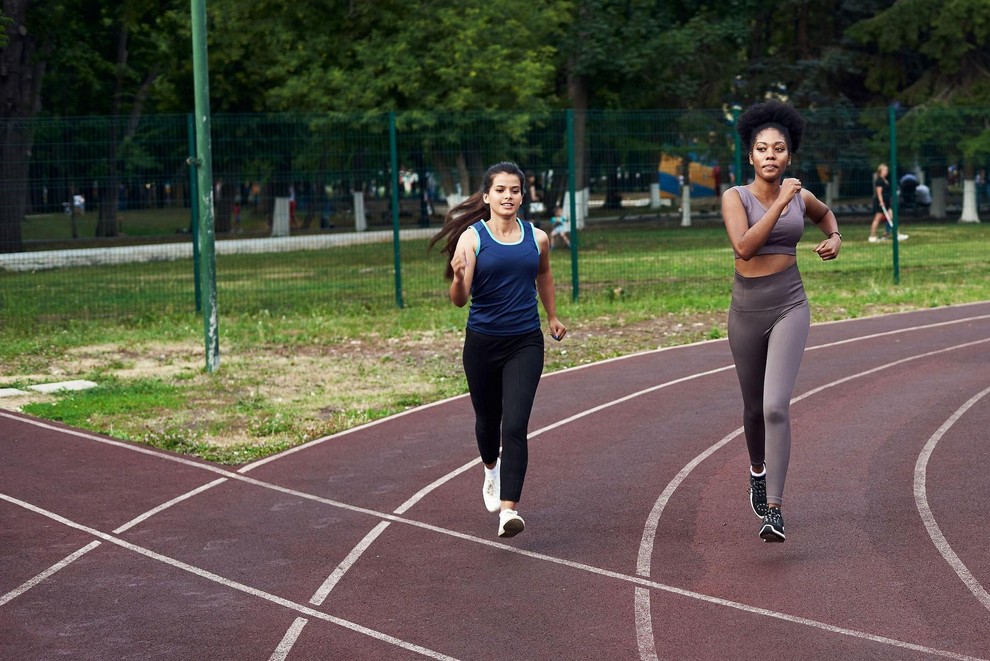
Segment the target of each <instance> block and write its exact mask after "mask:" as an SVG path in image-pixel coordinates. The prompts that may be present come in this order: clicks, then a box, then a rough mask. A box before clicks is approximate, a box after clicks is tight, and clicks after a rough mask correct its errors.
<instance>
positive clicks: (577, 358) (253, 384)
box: [0, 312, 725, 447]
mask: <svg viewBox="0 0 990 661" xmlns="http://www.w3.org/2000/svg"><path fill="white" fill-rule="evenodd" d="M724 323H725V314H724V313H723V312H718V313H709V314H693V315H683V314H681V315H676V316H675V315H661V316H657V317H655V318H652V319H647V320H643V321H636V322H629V323H627V322H625V321H624V320H623V319H622V318H621V317H607V318H601V319H597V320H593V321H592V322H590V323H584V324H582V325H581V326H579V327H577V326H572V327H571V329H570V330H569V332H568V336H567V338H566V339H565V340H564V341H563V342H561V343H559V344H558V343H556V342H553V341H548V342H547V358H546V369H547V371H555V370H559V369H562V368H566V367H572V366H576V365H582V364H586V363H590V362H595V361H598V360H603V359H605V358H611V357H615V356H619V355H624V354H629V353H636V352H640V351H647V350H652V349H657V348H661V347H666V346H673V345H677V344H684V343H688V342H696V341H699V340H704V339H709V338H711V337H721V336H724V333H725V331H724ZM462 343H463V334H462V333H461V332H459V331H458V332H451V331H445V332H441V331H432V332H420V333H415V334H410V335H408V336H406V337H400V338H387V339H382V338H379V337H375V336H374V335H369V336H367V337H364V338H362V339H355V340H349V341H347V342H345V343H343V344H337V345H329V346H319V345H306V346H281V345H270V346H264V347H257V348H252V349H250V350H242V349H237V348H233V349H226V350H225V347H223V346H221V364H220V369H219V370H218V371H216V372H214V373H212V374H211V373H207V372H206V371H205V369H204V363H205V361H204V358H203V348H202V346H199V345H197V344H195V343H161V344H153V343H149V344H144V345H142V346H137V347H125V346H119V345H115V344H105V345H94V346H87V347H81V348H77V349H73V350H71V351H69V352H67V353H66V354H65V355H64V356H61V357H59V358H55V359H53V360H52V361H51V362H50V364H49V366H48V368H47V370H46V372H45V373H36V374H13V375H12V374H7V375H5V376H4V377H3V378H2V379H0V387H3V386H5V385H7V384H19V385H21V386H22V387H24V386H27V385H33V384H35V383H50V382H53V381H67V380H71V379H82V378H87V379H90V380H93V381H96V382H97V383H100V382H101V381H103V382H106V381H108V380H116V381H119V382H121V383H123V384H125V385H126V384H127V383H130V382H136V381H137V380H141V379H153V380H157V381H161V382H164V383H167V384H170V385H172V386H174V387H175V388H176V389H178V390H179V391H181V393H182V396H183V401H184V402H185V405H184V406H183V407H181V408H180V409H174V408H173V409H163V410H155V409H154V407H149V408H148V409H147V410H144V411H138V412H135V413H131V414H119V415H115V416H114V417H113V420H112V426H111V427H112V430H113V435H115V436H119V437H124V438H130V439H132V440H148V439H160V438H163V437H174V436H179V437H184V438H188V439H192V440H195V441H196V442H198V443H203V444H207V445H210V446H217V447H230V446H234V445H265V444H270V445H278V444H282V445H286V444H288V445H293V444H297V443H300V442H304V441H307V440H312V439H315V438H319V437H321V436H324V435H327V434H331V433H335V432H338V431H341V430H343V429H346V428H349V427H352V426H354V425H357V424H362V423H364V422H367V421H369V420H372V419H375V418H377V417H381V416H383V415H387V414H390V413H394V412H397V411H400V410H402V409H404V408H409V407H413V406H418V405H422V404H426V403H429V402H431V401H437V400H439V399H443V398H446V397H450V396H453V395H457V394H461V393H463V392H465V390H466V384H465V382H464V375H463V370H462V367H461V362H460V355H461V347H462ZM57 397H58V396H57V395H45V394H41V393H34V392H31V393H30V394H28V395H26V396H17V397H0V408H4V409H9V410H20V409H21V407H23V406H25V405H27V404H29V403H35V402H51V401H56V399H57ZM97 419H102V420H103V423H102V424H101V423H99V422H98V421H97ZM106 424H107V421H106V419H105V418H104V416H94V427H96V429H95V431H103V432H105V433H109V432H108V430H106V429H99V427H100V426H105V425H106Z"/></svg>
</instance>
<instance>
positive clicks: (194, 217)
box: [186, 113, 203, 314]
mask: <svg viewBox="0 0 990 661" xmlns="http://www.w3.org/2000/svg"><path fill="white" fill-rule="evenodd" d="M186 128H187V130H186V134H187V135H188V136H189V158H187V159H186V163H188V164H189V234H190V235H191V236H192V247H193V283H194V284H193V287H194V288H195V291H196V314H199V313H200V312H202V311H203V288H202V286H201V285H200V282H199V204H198V203H197V200H198V199H199V186H198V185H197V183H196V177H197V176H198V173H197V169H198V168H197V167H196V121H195V119H194V118H193V115H192V113H190V114H189V115H188V117H187V121H186Z"/></svg>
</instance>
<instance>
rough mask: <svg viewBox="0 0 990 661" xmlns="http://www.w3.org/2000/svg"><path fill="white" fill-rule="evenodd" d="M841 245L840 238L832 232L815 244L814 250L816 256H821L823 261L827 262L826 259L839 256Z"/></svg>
mask: <svg viewBox="0 0 990 661" xmlns="http://www.w3.org/2000/svg"><path fill="white" fill-rule="evenodd" d="M841 247H842V238H841V237H840V236H838V235H836V234H833V235H832V236H830V237H829V238H827V239H825V240H824V241H822V242H821V243H819V244H818V245H817V246H815V252H816V253H818V256H819V257H821V258H822V261H823V262H827V261H828V260H830V259H835V258H836V257H838V256H839V248H841Z"/></svg>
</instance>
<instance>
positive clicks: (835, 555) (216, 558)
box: [0, 303, 990, 661]
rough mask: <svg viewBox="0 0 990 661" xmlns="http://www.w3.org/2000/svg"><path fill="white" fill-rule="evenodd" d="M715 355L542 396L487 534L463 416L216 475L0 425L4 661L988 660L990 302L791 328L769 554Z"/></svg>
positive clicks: (620, 371)
mask: <svg viewBox="0 0 990 661" xmlns="http://www.w3.org/2000/svg"><path fill="white" fill-rule="evenodd" d="M731 363H732V361H731V357H730V355H729V351H728V347H727V344H726V342H725V341H712V342H704V343H700V344H695V345H690V346H684V347H677V348H672V349H667V350H660V351H654V352H648V353H643V354H637V355H634V356H629V357H625V358H621V359H616V360H611V361H605V362H602V363H597V364H594V365H589V366H587V367H583V368H578V369H572V370H567V371H563V372H558V373H554V374H550V375H547V376H545V377H544V379H543V383H542V384H541V386H540V391H539V394H538V397H537V402H536V407H535V410H534V414H533V419H532V422H531V426H530V429H531V430H532V441H531V445H530V470H529V473H528V475H527V481H526V490H525V493H524V501H523V502H522V503H521V506H520V511H521V513H522V514H523V515H524V517H525V518H526V523H527V528H526V530H525V532H523V533H522V534H521V535H520V536H518V537H516V538H513V539H511V540H505V541H502V540H499V539H498V538H497V537H496V536H495V531H496V517H495V516H494V515H491V514H489V513H488V512H487V511H486V510H485V509H484V506H483V504H482V500H481V495H480V493H479V491H480V487H481V481H482V472H481V468H480V465H479V463H478V461H477V459H476V458H475V457H476V452H475V446H474V442H473V434H472V429H473V417H472V415H471V410H470V403H469V402H468V400H467V399H466V398H465V397H458V398H454V399H451V400H447V401H443V402H440V403H437V404H434V405H430V406H424V407H421V408H418V409H415V410H412V411H409V412H407V413H405V414H402V415H398V416H395V417H392V418H389V419H386V420H383V421H380V422H378V423H374V424H370V425H366V426H364V427H361V428H357V429H354V430H351V431H350V432H347V433H343V434H338V435H336V436H333V437H330V438H326V439H321V440H320V441H314V442H312V443H309V444H307V445H305V446H302V447H299V448H296V449H294V450H293V451H289V452H286V453H283V454H281V455H279V456H276V457H272V458H269V459H266V460H262V461H258V462H256V463H254V464H250V465H247V466H244V467H241V468H240V469H238V470H233V469H228V468H225V467H221V466H216V465H212V464H209V463H206V462H202V461H197V460H193V459H189V458H185V457H181V456H177V455H172V454H168V453H164V452H159V451H156V450H152V449H147V448H144V447H141V446H137V445H133V444H128V443H122V442H118V441H115V440H112V439H109V438H106V437H102V436H98V435H94V434H90V433H85V432H81V431H78V430H74V429H70V428H66V427H64V426H60V425H57V424H52V423H47V422H43V421H40V420H36V419H33V418H30V417H27V416H23V415H18V414H12V413H7V412H0V658H2V659H17V660H18V661H22V660H27V659H46V660H47V659H55V658H62V657H65V658H73V659H152V658H153V659H237V660H249V659H259V660H265V659H415V658H422V657H424V656H425V657H427V658H442V659H446V658H453V659H495V658H517V659H568V660H570V659H596V660H600V659H656V658H659V659H730V658H732V659H736V658H752V657H758V656H764V655H767V654H769V655H770V656H773V657H774V658H783V659H840V658H841V659H898V660H901V659H931V658H950V659H969V658H982V659H987V658H990V594H988V592H987V590H988V588H990V553H988V552H987V548H988V546H990V526H988V514H987V512H988V510H990V438H988V431H987V430H988V429H990V303H981V304H975V305H965V306H955V307H946V308H935V309H929V310H924V311H918V312H910V313H902V314H896V315H887V316H882V317H872V318H866V319H859V320H854V321H848V322H841V323H829V324H817V325H815V326H813V327H812V331H811V337H810V340H809V344H808V351H807V352H806V354H805V358H804V363H803V366H802V369H801V375H800V377H799V380H798V384H797V387H796V389H795V399H794V403H793V406H792V418H793V432H794V447H793V451H792V459H791V470H790V472H789V475H788V483H787V492H786V502H785V510H784V511H785V516H786V523H787V541H786V543H784V544H764V543H762V542H761V540H760V539H759V538H758V536H757V528H758V523H759V520H758V519H757V518H756V517H755V516H754V515H753V513H752V511H751V510H750V509H749V506H748V504H747V497H746V488H747V480H746V466H747V458H746V454H745V444H744V442H743V440H742V437H741V429H740V425H741V414H740V408H741V402H740V397H739V395H738V392H737V383H736V377H735V374H734V372H733V370H732V365H731Z"/></svg>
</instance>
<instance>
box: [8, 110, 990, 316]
mask: <svg viewBox="0 0 990 661" xmlns="http://www.w3.org/2000/svg"><path fill="white" fill-rule="evenodd" d="M804 114H805V117H806V118H807V119H808V131H807V135H806V138H805V141H804V144H803V145H802V147H801V151H800V153H799V154H798V155H797V156H796V158H795V159H794V165H793V170H792V173H793V175H794V176H798V177H800V178H801V179H802V181H803V182H804V185H805V186H806V187H807V188H809V189H811V190H812V191H813V192H814V193H815V194H816V195H818V196H819V197H820V198H821V199H823V200H824V201H826V202H827V203H828V204H829V205H830V206H831V207H832V208H833V210H834V211H835V212H836V215H837V216H838V217H839V220H840V225H841V226H842V228H843V234H844V235H845V236H846V240H847V242H848V241H849V240H850V239H852V240H854V241H855V240H862V239H864V238H865V234H866V226H867V225H868V223H869V220H870V217H871V216H872V213H871V206H870V196H871V190H872V177H873V172H874V171H875V169H876V166H877V165H878V164H879V163H880V162H890V160H891V155H892V154H893V153H896V159H895V160H896V162H895V163H893V164H892V165H893V166H894V167H895V168H896V172H897V173H898V175H899V176H903V175H904V174H906V173H908V172H910V173H913V174H914V175H915V176H916V177H918V179H919V180H921V181H924V182H925V183H926V184H927V185H928V187H929V188H930V190H931V193H932V197H933V201H932V204H931V205H925V206H920V205H918V204H917V203H916V202H915V201H912V200H901V201H900V203H899V207H898V222H899V224H900V225H901V226H902V227H904V228H910V227H911V226H912V225H921V224H925V225H933V224H934V225H938V224H948V223H957V222H959V221H960V220H964V221H972V220H976V219H978V218H979V215H980V214H981V213H982V214H983V215H986V214H987V213H988V212H990V207H988V199H987V181H986V177H985V174H983V175H982V177H981V171H982V168H983V166H984V165H985V164H986V163H987V161H990V158H987V156H986V152H984V151H981V149H982V148H983V147H982V142H981V140H980V139H979V136H981V135H983V131H984V126H986V124H987V122H988V120H990V109H987V108H976V109H974V108H966V109H952V110H950V109H934V110H927V111H922V110H914V111H911V112H904V111H897V110H889V109H871V110H854V109H847V108H816V109H807V110H805V111H804ZM733 117H734V113H733V112H732V111H723V110H698V111H649V112H647V111H639V112H606V111H589V112H585V113H574V112H571V111H561V112H555V113H549V114H546V115H534V114H527V113H506V112H474V113H470V112H464V113H445V114H436V113H425V112H406V113H397V114H389V113H363V114H323V115H290V114H279V115H214V116H213V117H212V128H213V136H212V137H213V140H212V145H213V160H212V162H213V177H214V191H213V192H214V208H215V228H216V239H217V240H216V250H217V288H218V297H219V306H220V310H221V315H222V314H223V313H224V312H251V311H257V310H270V311H273V312H277V311H278V310H279V309H281V308H284V307H286V306H292V307H293V308H294V309H298V307H299V306H305V305H314V306H320V307H327V306H330V307H334V306H338V307H339V306H359V307H360V306H364V307H367V306H387V305H396V304H399V305H420V304H424V303H429V302H433V301H435V300H437V299H438V298H442V297H443V295H444V292H445V291H446V287H445V283H444V282H443V280H442V278H441V277H440V273H441V271H442V264H441V263H440V258H439V256H438V254H437V253H436V252H433V253H430V254H428V253H427V251H426V244H427V241H428V237H429V236H431V235H432V234H433V233H435V232H436V230H437V229H438V228H439V227H440V224H441V223H442V220H443V214H444V212H445V211H446V209H447V208H448V205H449V204H451V203H452V202H456V201H457V200H459V199H462V197H463V196H466V195H467V194H469V193H470V192H471V191H474V190H476V189H477V188H478V186H479V183H480V178H481V175H482V174H483V172H484V170H485V169H486V167H487V166H488V165H489V164H491V163H493V162H496V161H501V160H512V161H515V162H517V163H519V164H520V165H521V166H522V167H523V169H524V170H525V171H526V172H527V173H529V174H532V175H533V176H534V183H535V185H536V187H537V189H538V191H539V193H540V200H538V202H539V204H537V205H535V206H532V207H527V210H526V214H525V215H526V216H528V217H529V218H530V219H532V220H534V221H537V222H542V223H545V222H546V221H547V219H548V218H549V216H550V213H551V211H552V207H553V205H554V204H562V205H563V206H564V210H565V214H567V215H568V216H569V217H570V218H571V219H572V222H573V224H574V238H575V244H576V247H575V249H574V250H573V251H572V252H570V253H566V252H565V251H558V252H557V253H555V255H554V260H555V265H554V269H555V274H556V279H557V284H558V287H559V289H560V290H561V292H562V293H561V294H560V295H562V296H572V297H577V296H596V295H608V292H612V291H615V289H616V288H617V287H622V286H629V285H630V284H631V283H635V286H637V287H661V286H669V283H670V282H672V281H676V282H678V283H681V286H683V287H686V288H687V289H688V290H689V287H690V285H689V283H690V282H692V281H694V280H697V279H698V278H722V277H724V276H725V269H726V264H727V263H728V264H730V265H731V260H728V261H727V259H726V255H727V254H728V253H727V251H728V242H727V240H726V239H725V237H724V232H723V231H721V220H720V217H719V213H718V210H719V205H718V194H719V192H720V191H721V190H723V189H724V188H725V187H727V186H729V185H732V184H733V183H734V182H741V181H744V180H745V179H746V178H747V177H748V176H749V175H750V172H749V171H748V170H747V167H748V166H746V165H745V160H746V159H745V156H744V155H741V154H739V151H738V145H737V140H736V136H735V133H734V129H733V121H734V120H733ZM6 128H7V129H8V131H7V133H6V134H7V135H10V136H15V138H16V139H17V140H20V141H21V142H19V143H18V144H17V145H16V147H17V148H16V149H11V148H5V149H4V152H3V153H4V154H6V156H4V159H6V160H5V162H3V163H0V166H2V168H0V172H2V173H3V178H2V180H0V285H2V287H0V306H2V308H0V309H2V312H3V319H4V321H5V322H6V323H14V322H16V321H17V320H22V321H24V322H25V323H28V322H30V321H31V320H37V319H85V318H87V317H93V316H101V317H105V316H119V317H135V316H137V317H140V316H143V315H157V314H163V313H185V312H195V311H196V309H197V292H196V277H195V275H194V260H193V242H194V239H195V236H196V235H195V233H194V232H192V224H193V212H192V208H191V195H190V187H191V185H193V181H192V180H191V177H190V168H189V165H188V162H187V161H188V159H189V158H190V155H191V153H192V150H193V148H192V145H193V144H194V141H193V136H192V134H191V132H192V131H193V122H192V121H191V118H190V117H188V116H182V115H169V116H146V117H142V118H141V119H140V120H136V121H134V120H132V119H130V118H107V117H98V118H71V119H51V118H48V119H37V120H32V121H23V122H19V123H17V124H16V125H10V126H7V127H6ZM8 147H9V146H8ZM11 154H14V155H15V156H11ZM699 236H701V237H706V238H708V239H710V243H711V254H710V255H703V256H700V257H699V256H697V252H696V251H695V252H692V255H693V256H692V258H691V259H690V260H685V259H684V258H683V253H682V252H681V251H680V245H681V242H682V241H688V240H695V241H696V240H697V238H698V237H699ZM397 238H400V240H396V239H397ZM630 245H635V246H636V247H637V249H639V250H641V249H642V248H643V247H644V246H647V247H648V246H653V248H654V249H652V250H650V251H649V256H648V257H643V256H642V255H640V256H639V257H638V258H637V259H636V260H635V262H631V261H630V260H628V259H624V258H623V250H625V249H627V248H626V247H627V246H630ZM894 255H896V253H895V252H893V251H889V250H877V251H875V252H874V253H873V256H872V257H871V258H870V259H869V260H868V261H867V262H866V267H867V268H872V269H876V271H877V272H878V273H881V274H887V275H886V276H885V277H890V278H895V277H896V274H897V272H898V270H897V269H898V264H897V263H895V262H894V261H893V257H894ZM905 258H907V257H906V256H902V257H901V259H905ZM951 258H953V259H955V258H956V256H951ZM981 266H982V264H981ZM730 268H731V266H730ZM108 282H109V283H111V284H110V285H108V284H106V283H108ZM664 283H666V284H664ZM90 287H98V288H99V291H93V290H92V289H90ZM108 291H112V292H113V295H112V296H107V295H106V294H107V292H108Z"/></svg>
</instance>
